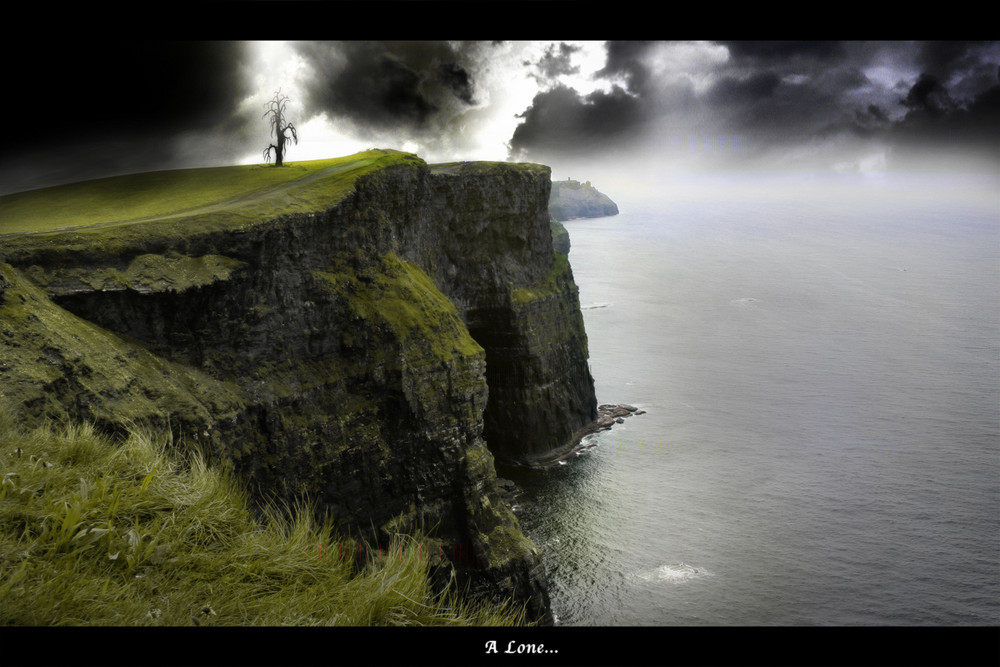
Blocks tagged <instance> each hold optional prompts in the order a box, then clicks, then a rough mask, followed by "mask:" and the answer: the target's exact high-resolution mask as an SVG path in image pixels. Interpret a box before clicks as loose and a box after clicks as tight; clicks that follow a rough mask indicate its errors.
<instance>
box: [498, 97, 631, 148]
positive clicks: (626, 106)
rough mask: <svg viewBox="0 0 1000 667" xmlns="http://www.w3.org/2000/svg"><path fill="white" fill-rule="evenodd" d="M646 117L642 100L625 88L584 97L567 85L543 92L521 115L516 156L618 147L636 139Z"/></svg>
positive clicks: (515, 138) (514, 139) (512, 144)
mask: <svg viewBox="0 0 1000 667" xmlns="http://www.w3.org/2000/svg"><path fill="white" fill-rule="evenodd" d="M644 113H645V110H644V109H643V105H642V103H641V101H640V100H639V99H638V98H636V97H634V96H632V95H629V94H628V93H627V92H626V91H625V90H623V89H622V88H620V87H617V86H615V87H613V88H612V89H611V91H610V92H602V91H597V92H594V93H591V94H589V95H585V96H581V95H580V94H579V93H577V92H576V91H575V90H573V89H571V88H568V87H566V86H557V87H555V88H553V89H552V90H549V91H546V92H544V93H539V94H538V95H536V96H535V98H534V100H532V103H531V106H530V107H529V108H528V109H527V110H526V111H525V112H524V113H523V114H521V115H520V116H519V117H521V118H523V119H524V121H523V122H522V123H521V124H520V125H518V126H517V128H516V129H515V130H514V136H513V137H512V138H511V141H510V149H511V154H512V155H515V156H518V155H526V154H527V152H528V151H543V152H544V151H554V152H557V153H561V154H564V155H568V154H574V153H587V152H591V151H595V150H607V149H610V148H615V147H616V145H617V144H619V143H620V142H623V141H628V140H630V139H632V138H634V133H635V132H636V130H637V128H639V127H641V125H642V117H643V115H644Z"/></svg>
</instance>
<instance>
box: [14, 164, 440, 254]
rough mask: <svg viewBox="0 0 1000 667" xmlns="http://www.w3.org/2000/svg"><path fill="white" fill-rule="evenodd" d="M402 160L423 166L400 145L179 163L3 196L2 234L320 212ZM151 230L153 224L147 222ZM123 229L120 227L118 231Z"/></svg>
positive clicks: (217, 222)
mask: <svg viewBox="0 0 1000 667" xmlns="http://www.w3.org/2000/svg"><path fill="white" fill-rule="evenodd" d="M397 163H410V164H414V163H416V164H422V163H423V161H422V160H420V158H418V157H416V156H414V155H411V154H408V153H400V152H397V151H387V150H371V151H366V152H363V153H357V154H355V155H349V156H346V157H340V158H332V159H328V160H311V161H307V162H297V163H289V164H287V165H285V166H284V167H282V168H280V169H278V168H274V167H270V166H266V165H247V166H234V167H213V168H203V169H180V170H174V171H160V172H151V173H144V174H134V175H130V176H118V177H113V178H106V179H99V180H94V181H85V182H81V183H71V184H69V185H61V186H56V187H52V188H43V189H39V190H29V191H27V192H19V193H15V194H11V195H6V196H3V197H0V235H3V234H24V233H31V234H44V233H49V232H57V231H62V230H66V229H73V230H76V231H80V230H85V229H87V228H94V227H98V226H99V227H104V226H107V225H112V226H115V227H118V228H120V227H122V226H123V225H135V224H138V223H143V222H150V221H152V222H156V221H162V220H169V221H171V223H173V224H171V225H170V231H171V232H172V233H175V234H176V233H178V232H179V231H181V230H179V229H178V227H177V225H178V224H180V223H186V222H192V221H195V220H197V221H198V222H199V223H200V224H199V229H205V228H206V227H211V228H219V227H224V226H229V225H236V226H238V225H242V224H247V223H250V222H252V221H255V220H256V221H260V220H267V219H268V218H270V217H273V216H274V215H276V214H280V213H291V212H299V211H306V210H317V209H319V208H322V207H324V206H328V205H330V204H332V203H334V202H336V201H337V200H339V199H340V198H342V197H343V196H344V195H345V194H347V193H348V192H350V189H351V187H352V185H353V183H354V181H355V180H356V179H357V177H358V176H361V175H363V174H365V173H368V172H370V171H373V170H375V169H377V168H381V167H385V166H389V165H392V164H397ZM143 227H144V231H145V232H147V233H148V231H149V229H150V227H149V226H148V225H143ZM118 231H119V232H121V231H122V230H121V229H118Z"/></svg>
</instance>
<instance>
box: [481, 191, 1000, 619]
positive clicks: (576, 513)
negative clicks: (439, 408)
mask: <svg viewBox="0 0 1000 667" xmlns="http://www.w3.org/2000/svg"><path fill="white" fill-rule="evenodd" d="M998 185H1000V183H998V182H997V179H996V178H995V177H990V178H983V177H976V176H968V175H941V174H922V175H877V176H866V175H864V174H835V175H794V176H791V175H743V176H740V177H737V178H732V177H725V176H700V177H694V176H691V177H677V178H675V179H674V180H672V181H670V182H666V183H664V187H663V188H661V189H660V190H659V191H658V192H657V193H656V195H655V196H653V197H650V198H646V199H642V200H640V199H638V198H635V199H629V198H618V197H616V195H615V193H613V192H611V193H609V194H610V195H611V196H612V198H615V199H616V201H617V202H618V204H619V206H620V208H621V210H622V213H621V214H620V215H618V216H615V217H609V218H601V219H596V220H578V221H571V222H569V223H566V227H567V229H568V230H569V233H570V238H571V243H572V250H571V252H570V259H571V262H572V266H573V271H574V275H575V277H576V281H577V283H578V285H579V286H580V300H581V303H582V305H583V306H584V311H583V313H584V319H585V322H586V326H587V333H588V337H589V344H590V355H591V367H592V371H593V374H594V377H595V380H596V386H597V397H598V401H599V402H602V403H605V402H606V403H630V404H633V405H635V406H637V407H639V408H641V409H643V410H645V411H646V414H643V415H639V416H634V417H631V418H629V419H628V420H626V422H625V423H624V424H622V425H619V426H616V427H615V428H614V429H613V430H611V431H609V432H605V433H602V434H600V435H599V436H597V438H596V439H595V440H594V441H593V442H594V444H596V446H595V447H593V448H592V449H590V450H588V452H587V453H586V454H584V455H582V456H579V457H577V458H575V459H574V460H572V461H570V462H569V463H568V464H567V465H564V466H559V467H557V468H556V469H554V470H550V471H542V472H538V471H519V470H508V469H502V470H500V473H501V475H506V476H509V477H511V478H512V479H514V480H515V481H517V482H518V483H519V484H520V485H521V486H522V488H523V489H524V491H523V493H522V495H521V496H520V497H519V498H518V515H519V517H520V519H521V522H522V526H523V527H524V528H525V530H526V532H527V533H528V534H529V535H530V536H531V537H532V538H533V539H534V540H535V541H536V543H537V544H538V545H539V546H540V547H541V548H542V549H543V551H544V552H545V554H546V560H547V564H548V568H549V570H550V577H551V579H552V582H553V590H552V598H553V608H554V611H555V613H556V615H557V616H558V619H559V623H561V624H564V625H987V624H991V625H996V624H997V623H1000V296H998V289H997V288H998V286H1000V194H998V192H1000V188H998Z"/></svg>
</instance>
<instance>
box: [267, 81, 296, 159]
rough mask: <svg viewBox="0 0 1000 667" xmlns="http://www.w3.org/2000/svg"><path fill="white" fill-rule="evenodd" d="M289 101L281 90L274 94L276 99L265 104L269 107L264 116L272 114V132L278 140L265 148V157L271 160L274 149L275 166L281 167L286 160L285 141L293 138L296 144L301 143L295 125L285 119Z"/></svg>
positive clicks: (270, 120)
mask: <svg viewBox="0 0 1000 667" xmlns="http://www.w3.org/2000/svg"><path fill="white" fill-rule="evenodd" d="M287 102H288V96H287V95H282V94H281V91H280V90H279V91H278V92H276V93H275V94H274V99H273V100H271V101H270V102H268V103H267V104H265V105H264V106H266V107H267V111H265V112H264V117H267V116H270V119H268V122H269V123H270V125H271V134H272V135H274V138H275V141H276V142H277V143H274V144H271V145H270V146H268V147H267V148H265V149H264V159H265V160H267V161H268V162H270V161H271V149H274V166H275V167H280V166H281V165H282V163H283V161H284V158H285V142H286V141H288V140H289V139H291V140H292V141H294V142H295V143H296V144H297V143H299V136H298V135H297V134H296V133H295V126H294V125H292V124H291V123H288V122H286V121H285V104H286V103H287ZM289 133H291V134H289Z"/></svg>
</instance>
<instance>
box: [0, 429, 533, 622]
mask: <svg viewBox="0 0 1000 667" xmlns="http://www.w3.org/2000/svg"><path fill="white" fill-rule="evenodd" d="M176 450H177V448H175V447H174V446H173V445H172V443H171V442H170V440H169V437H165V436H161V435H159V434H157V433H154V432H151V431H147V430H143V429H140V428H133V429H131V431H130V433H129V435H128V437H127V438H126V439H124V441H122V442H112V441H110V440H109V439H107V438H106V437H104V436H103V435H101V434H100V433H98V432H96V431H95V430H94V429H93V428H92V427H91V426H89V425H86V424H84V425H67V426H64V427H62V428H54V427H52V426H46V427H41V428H37V429H33V430H30V431H25V430H22V429H19V428H18V427H17V426H16V425H15V424H13V423H12V421H11V420H10V419H9V418H7V417H5V416H3V415H0V479H2V482H0V624H4V625H119V626H130V625H157V626H158V625H351V626H356V625H393V626H399V625H405V626H424V625H520V624H523V623H524V622H525V615H524V613H523V610H519V609H515V608H514V607H513V606H512V605H510V604H508V605H504V606H501V607H496V606H491V605H485V604H479V603H474V602H469V601H464V600H460V599H458V597H457V596H456V595H455V594H454V592H452V591H446V592H445V593H443V594H435V593H434V592H433V590H432V587H431V584H430V580H429V564H428V563H429V559H428V550H427V548H426V542H425V540H424V539H423V538H422V537H419V536H416V537H414V536H397V537H396V538H395V539H394V540H393V542H392V543H391V545H390V546H389V548H388V549H386V550H384V551H380V552H377V553H376V555H375V557H374V558H372V559H369V562H368V563H367V565H365V567H364V569H363V570H362V571H361V572H356V571H355V558H354V555H355V553H356V551H357V549H358V546H357V545H355V544H354V543H352V542H350V541H347V540H341V539H338V538H337V537H336V536H335V535H333V534H332V533H331V527H330V525H331V524H330V523H326V524H319V523H318V522H317V521H316V520H315V519H314V518H313V516H314V513H313V512H312V511H311V510H310V508H309V506H308V504H305V503H303V504H301V505H299V506H297V507H295V508H292V511H291V512H284V511H280V510H279V508H275V507H271V508H267V509H266V510H265V512H264V517H263V519H257V518H255V517H254V514H253V513H252V512H251V511H250V509H249V507H250V506H249V502H248V497H247V494H246V491H245V489H244V487H243V486H241V485H240V484H238V483H237V482H235V481H234V480H233V479H232V478H231V477H230V476H229V475H228V474H227V473H225V472H223V471H221V470H219V469H216V468H213V467H212V466H209V465H207V464H206V462H205V460H204V459H203V458H202V457H201V456H200V455H199V454H198V453H197V452H192V453H190V454H188V455H187V456H184V457H179V456H178V455H177V454H176V453H175V452H176Z"/></svg>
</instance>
